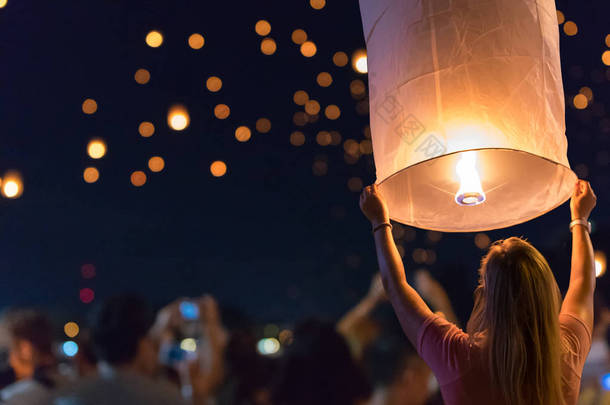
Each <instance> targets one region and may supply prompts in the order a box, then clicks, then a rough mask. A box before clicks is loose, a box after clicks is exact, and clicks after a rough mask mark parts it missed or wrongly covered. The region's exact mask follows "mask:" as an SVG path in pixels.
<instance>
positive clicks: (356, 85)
mask: <svg viewBox="0 0 610 405" xmlns="http://www.w3.org/2000/svg"><path fill="white" fill-rule="evenodd" d="M349 91H350V93H351V94H352V97H354V98H355V99H360V98H363V97H364V94H365V93H366V85H365V84H364V82H363V81H362V80H360V79H356V80H352V82H351V83H350V85H349Z"/></svg>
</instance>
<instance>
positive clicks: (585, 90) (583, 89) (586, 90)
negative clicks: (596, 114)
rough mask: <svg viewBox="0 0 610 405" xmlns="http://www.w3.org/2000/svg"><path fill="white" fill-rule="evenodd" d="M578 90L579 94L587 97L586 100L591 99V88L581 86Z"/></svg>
mask: <svg viewBox="0 0 610 405" xmlns="http://www.w3.org/2000/svg"><path fill="white" fill-rule="evenodd" d="M578 92H579V93H580V94H582V95H584V96H585V97H587V100H588V101H589V102H591V101H593V90H591V88H590V87H587V86H584V87H581V88H580V90H579V91H578Z"/></svg>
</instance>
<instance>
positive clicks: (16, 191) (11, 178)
mask: <svg viewBox="0 0 610 405" xmlns="http://www.w3.org/2000/svg"><path fill="white" fill-rule="evenodd" d="M21 194H23V181H22V180H21V175H19V173H17V172H9V173H7V174H5V175H4V179H3V181H2V195H3V196H4V197H6V198H19V197H21Z"/></svg>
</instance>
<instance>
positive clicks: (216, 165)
mask: <svg viewBox="0 0 610 405" xmlns="http://www.w3.org/2000/svg"><path fill="white" fill-rule="evenodd" d="M210 173H212V176H214V177H222V176H224V175H225V174H226V173H227V165H226V163H225V162H223V161H222V160H216V161H215V162H212V164H211V165H210Z"/></svg>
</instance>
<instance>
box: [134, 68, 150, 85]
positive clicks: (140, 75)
mask: <svg viewBox="0 0 610 405" xmlns="http://www.w3.org/2000/svg"><path fill="white" fill-rule="evenodd" d="M134 79H135V80H136V83H138V84H146V83H148V82H149V81H150V72H149V71H148V70H146V69H138V70H136V74H135V75H134Z"/></svg>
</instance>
